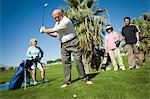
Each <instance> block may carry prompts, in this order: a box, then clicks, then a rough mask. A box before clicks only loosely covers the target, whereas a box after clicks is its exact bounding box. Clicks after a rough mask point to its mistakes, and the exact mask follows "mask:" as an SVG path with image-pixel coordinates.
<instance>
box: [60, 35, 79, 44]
mask: <svg viewBox="0 0 150 99" xmlns="http://www.w3.org/2000/svg"><path fill="white" fill-rule="evenodd" d="M76 38H77V36H75V37H73V38H72V39H71V40H68V41H66V42H63V43H61V44H65V43H68V42H70V41H72V40H74V39H76Z"/></svg>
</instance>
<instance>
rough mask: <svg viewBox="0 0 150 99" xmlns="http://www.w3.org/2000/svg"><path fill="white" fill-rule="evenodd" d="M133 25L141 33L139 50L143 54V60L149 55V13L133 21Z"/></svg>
mask: <svg viewBox="0 0 150 99" xmlns="http://www.w3.org/2000/svg"><path fill="white" fill-rule="evenodd" d="M132 23H133V24H135V25H136V26H137V27H138V28H139V29H140V31H141V33H140V35H141V37H140V42H141V45H140V50H142V51H143V52H144V56H145V57H144V58H145V60H146V59H147V58H148V56H149V55H150V13H145V14H144V15H142V16H140V17H139V18H136V19H133V20H132Z"/></svg>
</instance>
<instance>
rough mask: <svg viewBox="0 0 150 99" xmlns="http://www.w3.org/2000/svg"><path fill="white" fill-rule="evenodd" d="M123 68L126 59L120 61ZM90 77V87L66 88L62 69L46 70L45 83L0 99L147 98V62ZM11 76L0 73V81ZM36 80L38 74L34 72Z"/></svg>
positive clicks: (149, 81) (149, 84)
mask: <svg viewBox="0 0 150 99" xmlns="http://www.w3.org/2000/svg"><path fill="white" fill-rule="evenodd" d="M124 63H125V65H126V66H127V59H126V58H124ZM97 73H98V74H97V75H96V76H95V77H94V78H92V81H93V85H86V84H84V83H83V82H82V81H80V80H77V81H75V82H73V83H72V84H71V85H70V86H68V87H66V88H60V86H61V85H62V84H63V66H62V65H54V66H51V67H46V78H47V79H49V80H50V82H48V83H43V84H39V85H36V86H30V87H27V90H26V91H25V90H24V89H23V88H20V89H16V90H5V91H2V92H0V99H75V97H73V95H74V94H75V95H77V97H76V99H150V62H146V63H144V64H143V66H142V67H141V68H140V69H135V70H128V69H127V70H125V71H112V70H111V71H107V72H106V71H98V72H97ZM13 74H14V73H10V72H8V71H5V72H0V79H1V80H0V81H1V82H6V81H9V80H10V78H11V77H12V75H13ZM37 77H38V80H40V75H39V72H38V75H37ZM77 78H78V73H77V71H76V67H75V64H73V67H72V80H75V79H77Z"/></svg>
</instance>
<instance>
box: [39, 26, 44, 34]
mask: <svg viewBox="0 0 150 99" xmlns="http://www.w3.org/2000/svg"><path fill="white" fill-rule="evenodd" d="M43 29H45V26H44V25H42V26H41V28H40V33H43Z"/></svg>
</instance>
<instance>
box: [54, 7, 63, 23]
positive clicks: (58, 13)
mask: <svg viewBox="0 0 150 99" xmlns="http://www.w3.org/2000/svg"><path fill="white" fill-rule="evenodd" d="M52 16H53V17H54V18H55V20H56V21H57V22H60V20H61V19H62V17H63V13H62V11H61V10H60V9H55V10H54V11H53V13H52Z"/></svg>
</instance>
